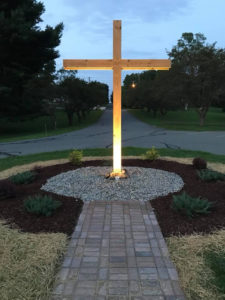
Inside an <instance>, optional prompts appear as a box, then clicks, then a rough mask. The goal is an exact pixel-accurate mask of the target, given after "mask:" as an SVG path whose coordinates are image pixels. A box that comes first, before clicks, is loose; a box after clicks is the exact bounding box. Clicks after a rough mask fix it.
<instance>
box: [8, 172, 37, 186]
mask: <svg viewBox="0 0 225 300" xmlns="http://www.w3.org/2000/svg"><path fill="white" fill-rule="evenodd" d="M35 178H36V173H35V172H32V171H27V172H23V173H18V174H16V175H13V176H11V177H9V179H10V181H11V182H13V183H15V184H28V183H31V182H33V181H34V179H35Z"/></svg>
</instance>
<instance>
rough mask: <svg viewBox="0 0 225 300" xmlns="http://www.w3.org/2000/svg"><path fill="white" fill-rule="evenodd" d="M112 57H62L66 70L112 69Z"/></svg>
mask: <svg viewBox="0 0 225 300" xmlns="http://www.w3.org/2000/svg"><path fill="white" fill-rule="evenodd" d="M112 66H113V60H112V59H64V60H63V67H64V69H66V70H112Z"/></svg>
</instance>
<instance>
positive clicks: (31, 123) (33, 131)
mask: <svg viewBox="0 0 225 300" xmlns="http://www.w3.org/2000/svg"><path fill="white" fill-rule="evenodd" d="M102 113H103V112H102V111H100V110H97V111H91V112H90V113H89V114H88V115H87V117H86V119H85V120H84V121H82V122H81V123H78V120H77V117H76V116H75V115H74V123H73V124H74V125H73V126H71V127H70V126H68V120H67V117H66V114H65V112H64V111H62V110H59V111H57V112H56V129H54V124H53V121H52V120H51V118H50V117H49V116H44V117H39V118H36V119H31V120H28V121H24V122H9V121H6V120H5V119H0V142H9V141H17V140H25V139H35V138H41V137H46V136H51V135H57V134H61V133H65V132H69V131H73V130H78V129H81V128H84V127H87V126H89V125H91V124H93V123H95V122H96V121H97V120H98V119H99V118H100V117H101V115H102Z"/></svg>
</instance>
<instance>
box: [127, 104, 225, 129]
mask: <svg viewBox="0 0 225 300" xmlns="http://www.w3.org/2000/svg"><path fill="white" fill-rule="evenodd" d="M129 112H130V113H131V114H132V115H133V116H135V117H136V118H138V119H139V120H141V121H143V122H145V123H148V124H150V125H155V126H157V127H161V128H165V129H171V130H191V131H207V130H208V131H211V130H225V113H224V112H222V110H221V109H220V108H215V107H212V108H210V110H209V112H208V113H207V115H206V119H205V124H204V126H201V127H200V125H199V117H198V114H197V112H196V111H195V110H194V109H190V110H188V111H184V110H182V111H181V110H179V111H169V112H168V113H167V114H166V115H165V116H161V115H160V114H159V113H158V115H157V117H155V118H154V117H153V115H152V113H151V112H147V111H144V110H140V109H130V110H129Z"/></svg>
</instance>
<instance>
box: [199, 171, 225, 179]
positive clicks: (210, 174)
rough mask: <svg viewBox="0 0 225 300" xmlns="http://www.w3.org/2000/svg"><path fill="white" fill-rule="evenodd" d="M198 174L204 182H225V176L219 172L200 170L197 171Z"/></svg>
mask: <svg viewBox="0 0 225 300" xmlns="http://www.w3.org/2000/svg"><path fill="white" fill-rule="evenodd" d="M197 174H198V177H199V178H200V179H201V180H202V181H217V180H221V181H224V180H225V174H222V173H220V172H217V171H213V170H209V169H206V170H199V171H197Z"/></svg>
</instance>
